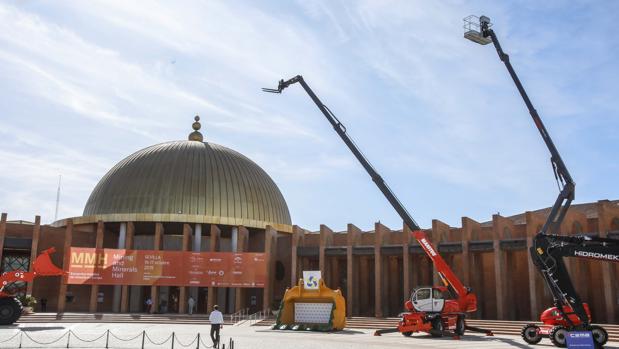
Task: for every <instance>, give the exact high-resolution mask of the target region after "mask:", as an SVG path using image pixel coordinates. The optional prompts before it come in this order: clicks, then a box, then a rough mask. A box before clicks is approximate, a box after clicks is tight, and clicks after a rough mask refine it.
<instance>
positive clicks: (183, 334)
mask: <svg viewBox="0 0 619 349" xmlns="http://www.w3.org/2000/svg"><path fill="white" fill-rule="evenodd" d="M209 328H210V327H209V326H208V325H204V326H201V325H180V324H144V323H134V324H127V323H118V324H115V323H48V324H46V323H41V324H36V323H29V324H20V325H18V326H2V327H1V328H0V342H2V343H0V348H18V347H19V344H20V343H19V339H20V337H21V345H22V348H66V347H67V335H66V333H67V332H68V331H71V332H72V335H71V338H69V344H70V348H105V343H106V335H105V333H106V331H108V330H109V331H110V336H109V339H108V347H109V348H141V347H142V331H145V333H146V335H147V336H146V337H145V338H146V340H145V344H144V347H145V348H171V347H172V346H171V341H170V336H171V335H172V332H174V336H175V339H176V341H175V345H174V348H184V347H186V348H197V342H195V339H196V335H197V334H198V333H200V336H201V338H202V343H204V345H201V346H200V348H206V346H210V345H211V344H212V343H211V341H210V338H209V337H208V335H209ZM20 331H23V334H22V335H19V332H20ZM63 334H65V336H64V337H62V335H63ZM372 334H373V331H372V330H353V329H351V330H344V331H341V332H337V333H317V332H291V331H273V330H270V329H268V328H265V327H250V326H226V327H225V328H224V329H223V331H222V335H223V336H222V343H228V341H229V339H230V337H232V338H233V339H234V342H235V348H238V349H246V348H252V349H267V348H269V349H272V348H277V349H284V348H294V349H305V348H312V349H314V348H320V349H336V348H337V349H345V348H364V349H372V348H377V349H378V348H411V347H415V348H445V349H447V348H454V347H457V348H488V349H490V348H532V347H533V346H528V345H526V344H525V343H524V342H523V341H522V340H521V339H520V338H519V337H516V336H506V335H498V336H495V337H485V336H481V335H477V334H472V335H467V336H465V337H463V338H462V339H461V340H453V339H450V338H439V339H437V338H431V337H429V336H427V335H422V334H419V335H415V336H413V337H412V338H406V337H403V336H402V335H400V334H398V333H394V334H386V335H383V336H380V337H375V336H373V335H372ZM76 336H77V337H79V339H78V338H77V337H76ZM11 337H13V339H11V340H10V341H7V339H9V338H11ZM61 337H62V338H61ZM97 337H99V339H97V340H95V341H93V342H83V341H81V340H82V339H83V340H93V339H96V338H97ZM57 338H61V339H60V340H58V341H56V342H55V343H51V344H44V343H50V342H52V341H54V340H56V339H57ZM119 338H120V339H119ZM130 338H133V339H132V340H129V341H123V340H126V339H130ZM166 339H167V342H165V343H164V344H161V345H159V346H157V345H155V344H153V342H154V343H161V342H164V341H166ZM33 340H35V341H37V342H39V343H42V344H37V343H35V342H33ZM192 341H193V342H192ZM536 347H537V348H554V347H553V346H552V345H551V344H550V342H549V341H548V340H543V341H542V343H540V344H539V345H537V346H536ZM606 348H615V349H619V342H612V343H608V345H607V346H606Z"/></svg>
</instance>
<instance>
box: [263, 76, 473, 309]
mask: <svg viewBox="0 0 619 349" xmlns="http://www.w3.org/2000/svg"><path fill="white" fill-rule="evenodd" d="M295 83H299V84H301V86H302V87H303V89H304V90H305V92H307V94H308V95H309V96H310V98H311V99H312V101H314V103H315V104H316V106H317V107H318V109H320V111H321V112H322V114H323V115H324V116H325V118H327V121H329V123H330V124H331V126H333V129H335V132H337V134H338V135H339V136H340V138H341V139H342V140H343V141H344V143H346V145H347V146H348V149H350V151H352V153H353V154H354V155H355V157H356V158H357V160H359V162H360V163H361V165H362V166H363V168H365V170H366V171H367V172H368V174H369V175H370V177H372V181H374V183H376V186H378V189H380V191H381V192H382V193H383V195H385V197H386V198H387V200H388V201H389V203H390V204H391V206H393V208H394V209H395V210H396V212H397V213H398V215H400V217H401V218H402V220H403V221H404V223H406V225H407V226H408V227H409V228H410V229H411V230H413V236H414V237H415V239H416V240H417V242H419V244H420V245H421V246H422V248H423V250H424V251H425V252H426V254H427V255H428V257H430V259H432V262H433V263H434V265H435V267H436V269H437V272H438V274H439V276H440V277H441V279H442V280H443V282H444V283H445V284H446V285H449V286H450V287H451V288H452V290H453V291H454V292H455V293H456V294H457V295H458V298H459V299H460V300H461V301H462V302H464V300H465V297H466V296H467V294H469V290H468V289H467V288H465V287H464V286H463V285H462V283H461V282H460V280H459V279H458V278H457V277H456V275H455V274H454V273H453V271H452V270H451V268H449V265H447V263H446V262H445V260H444V259H443V258H442V257H441V255H440V254H438V252H437V250H436V248H434V246H432V244H431V243H430V241H428V239H427V238H426V236H425V234H424V233H423V232H422V231H421V228H420V227H419V225H418V224H417V222H415V220H414V219H413V217H411V215H410V214H409V213H408V211H407V210H406V209H405V208H404V206H403V205H402V203H401V202H400V200H398V198H397V197H396V196H395V194H394V193H393V192H392V191H391V189H390V188H389V186H388V185H387V183H385V181H384V180H383V178H382V177H381V176H380V175H379V174H378V172H376V170H375V169H374V167H373V166H372V165H371V164H370V162H369V161H368V159H367V158H366V157H365V156H364V155H363V153H361V151H360V150H359V148H357V146H356V145H355V143H354V142H353V140H352V139H351V138H350V137H349V136H348V134H347V133H346V127H344V125H343V124H342V123H341V122H340V120H338V118H337V117H336V116H335V115H333V113H332V112H331V110H329V108H327V106H326V105H324V104H322V102H321V101H320V99H319V98H318V97H317V96H316V94H315V93H314V91H312V89H311V88H310V87H309V86H308V85H307V83H306V82H305V80H303V77H302V76H301V75H297V76H295V77H293V78H292V79H290V80H286V81H284V80H280V81H279V84H278V86H277V89H270V88H263V89H262V90H263V91H265V92H271V93H281V92H282V91H283V90H284V89H285V88H287V87H288V86H290V85H292V84H295ZM463 308H464V307H463Z"/></svg>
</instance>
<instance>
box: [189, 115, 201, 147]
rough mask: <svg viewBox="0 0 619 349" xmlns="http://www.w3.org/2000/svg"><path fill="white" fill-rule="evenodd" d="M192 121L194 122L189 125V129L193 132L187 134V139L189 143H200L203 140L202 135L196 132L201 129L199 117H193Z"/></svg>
mask: <svg viewBox="0 0 619 349" xmlns="http://www.w3.org/2000/svg"><path fill="white" fill-rule="evenodd" d="M193 119H194V120H195V122H194V123H193V124H192V125H191V127H192V128H193V130H194V131H193V132H191V133H190V134H189V138H188V139H189V140H190V141H197V142H202V141H203V140H204V137H203V136H202V133H200V132H199V131H198V130H199V129H200V128H201V127H202V125H200V116H199V115H196V117H194V118H193Z"/></svg>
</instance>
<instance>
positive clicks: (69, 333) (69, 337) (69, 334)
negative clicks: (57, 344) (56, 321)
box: [67, 330, 71, 348]
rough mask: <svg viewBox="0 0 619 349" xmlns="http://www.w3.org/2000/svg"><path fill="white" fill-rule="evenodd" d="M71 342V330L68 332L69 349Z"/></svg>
mask: <svg viewBox="0 0 619 349" xmlns="http://www.w3.org/2000/svg"><path fill="white" fill-rule="evenodd" d="M70 342H71V330H69V332H67V348H69V343H70Z"/></svg>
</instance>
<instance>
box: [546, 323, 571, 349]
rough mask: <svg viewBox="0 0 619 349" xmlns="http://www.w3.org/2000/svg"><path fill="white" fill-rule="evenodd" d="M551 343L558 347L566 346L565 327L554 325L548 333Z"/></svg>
mask: <svg viewBox="0 0 619 349" xmlns="http://www.w3.org/2000/svg"><path fill="white" fill-rule="evenodd" d="M548 337H550V341H551V342H552V344H554V345H555V346H557V347H559V348H565V347H566V346H567V329H566V328H565V327H563V326H555V327H553V328H552V329H551V330H550V332H549V333H548Z"/></svg>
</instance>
